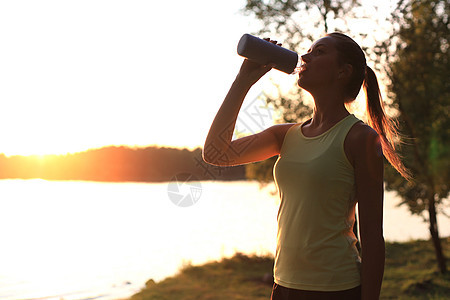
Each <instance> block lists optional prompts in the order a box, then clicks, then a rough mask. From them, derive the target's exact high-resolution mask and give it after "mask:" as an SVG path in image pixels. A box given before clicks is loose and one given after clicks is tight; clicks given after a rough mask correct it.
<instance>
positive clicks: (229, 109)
mask: <svg viewBox="0 0 450 300" xmlns="http://www.w3.org/2000/svg"><path fill="white" fill-rule="evenodd" d="M271 68H272V66H271V65H268V66H262V65H260V64H257V63H254V62H251V61H249V60H247V59H245V60H244V62H243V63H242V66H241V69H240V70H239V74H238V75H237V77H236V80H235V81H234V82H233V84H232V85H231V88H230V90H229V91H228V94H227V96H226V97H225V100H224V101H223V103H222V106H221V107H220V109H219V111H218V112H217V114H216V117H215V118H214V121H213V123H212V125H211V128H210V130H209V133H208V136H207V138H206V141H205V145H204V147H203V159H204V161H205V162H207V163H210V164H213V165H220V166H231V165H238V164H244V163H249V162H255V161H261V160H264V159H267V158H269V157H272V156H274V155H277V154H279V148H280V147H281V143H282V138H284V134H285V132H286V131H287V129H289V127H290V126H291V125H293V124H281V125H274V126H272V127H270V128H268V129H266V130H264V131H262V132H260V133H257V134H253V135H250V136H246V137H243V138H240V139H237V140H234V141H232V138H233V131H234V127H235V125H236V120H237V117H238V114H239V110H240V108H241V106H242V102H243V101H244V98H245V96H246V95H247V93H248V91H249V90H250V88H251V87H252V85H253V84H254V83H256V82H257V81H258V80H259V79H260V78H261V77H262V76H263V75H264V74H266V73H267V72H268V71H269V70H270V69H271Z"/></svg>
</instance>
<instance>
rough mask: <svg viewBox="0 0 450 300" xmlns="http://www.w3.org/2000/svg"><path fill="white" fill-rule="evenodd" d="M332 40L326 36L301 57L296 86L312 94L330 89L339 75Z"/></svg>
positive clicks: (335, 51)
mask: <svg viewBox="0 0 450 300" xmlns="http://www.w3.org/2000/svg"><path fill="white" fill-rule="evenodd" d="M334 43H335V41H334V39H333V38H332V37H330V36H326V37H324V38H321V39H319V40H317V41H316V42H315V43H313V44H312V46H311V48H310V49H309V50H308V52H307V53H306V54H304V55H302V56H301V59H302V68H301V70H300V73H299V80H298V85H299V86H300V87H301V88H303V89H305V90H307V91H309V92H310V93H314V91H316V90H317V89H323V88H330V87H331V84H333V83H335V82H336V80H337V79H338V75H339V66H338V53H337V50H336V48H335V46H334Z"/></svg>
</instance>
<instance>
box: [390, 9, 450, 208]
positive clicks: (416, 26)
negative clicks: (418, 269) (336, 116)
mask: <svg viewBox="0 0 450 300" xmlns="http://www.w3.org/2000/svg"><path fill="white" fill-rule="evenodd" d="M449 12H450V2H449V1H442V0H426V1H402V2H400V3H399V6H398V8H397V10H396V11H395V15H394V19H395V20H396V23H397V24H399V28H398V29H397V30H396V31H395V34H394V36H395V38H393V39H392V40H391V41H390V43H387V44H385V45H384V49H385V52H389V53H392V51H394V52H393V53H394V55H392V56H391V61H390V64H389V65H388V68H387V73H388V75H389V78H390V81H391V83H390V85H389V90H390V92H391V96H392V98H393V100H394V104H395V105H396V107H397V109H398V110H399V112H400V115H399V121H400V126H401V131H402V132H404V133H405V135H406V136H407V138H406V139H405V144H404V145H403V146H402V147H401V149H400V153H401V154H402V156H403V157H404V161H405V164H406V166H407V167H408V168H409V169H410V170H411V171H412V174H413V178H414V181H413V182H407V181H406V180H404V179H403V178H401V177H400V176H399V175H398V174H397V173H396V172H393V171H392V169H388V170H386V176H385V177H386V182H387V188H388V189H390V190H395V191H397V192H398V194H399V195H400V196H401V197H402V198H403V200H404V202H405V203H407V204H408V205H409V207H410V209H411V211H412V212H413V213H421V212H422V211H423V210H424V209H425V208H426V205H427V203H428V201H429V199H434V200H435V201H436V202H437V203H439V202H441V201H442V199H445V198H446V197H448V193H449V187H450V185H449V182H450V177H449V172H450V164H449V156H450V119H449V107H450V81H449V78H450V64H449V58H450V57H449V52H448V48H449V42H450V40H449V38H450V27H449Z"/></svg>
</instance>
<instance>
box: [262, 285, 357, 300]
mask: <svg viewBox="0 0 450 300" xmlns="http://www.w3.org/2000/svg"><path fill="white" fill-rule="evenodd" d="M270 299H271V300H361V286H357V287H355V288H353V289H349V290H343V291H335V292H319V291H304V290H296V289H290V288H286V287H284V286H281V285H278V284H276V283H274V285H273V289H272V297H271V298H270Z"/></svg>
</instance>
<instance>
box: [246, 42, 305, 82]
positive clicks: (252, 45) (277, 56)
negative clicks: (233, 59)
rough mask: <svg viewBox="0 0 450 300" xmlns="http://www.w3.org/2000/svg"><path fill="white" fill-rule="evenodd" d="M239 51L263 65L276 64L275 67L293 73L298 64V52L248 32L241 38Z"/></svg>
mask: <svg viewBox="0 0 450 300" xmlns="http://www.w3.org/2000/svg"><path fill="white" fill-rule="evenodd" d="M237 53H238V54H239V55H240V56H243V57H245V58H248V59H249V60H251V61H254V62H257V63H259V64H261V65H267V64H271V63H273V64H275V67H274V68H275V69H277V70H280V71H282V72H285V73H287V74H293V73H295V71H296V67H297V64H298V54H297V53H296V52H294V51H291V50H288V49H286V48H283V47H281V46H278V45H275V44H272V43H271V42H269V41H266V40H263V39H260V38H258V37H256V36H253V35H250V34H248V33H246V34H244V35H243V36H242V37H241V39H240V40H239V43H238V46H237Z"/></svg>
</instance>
